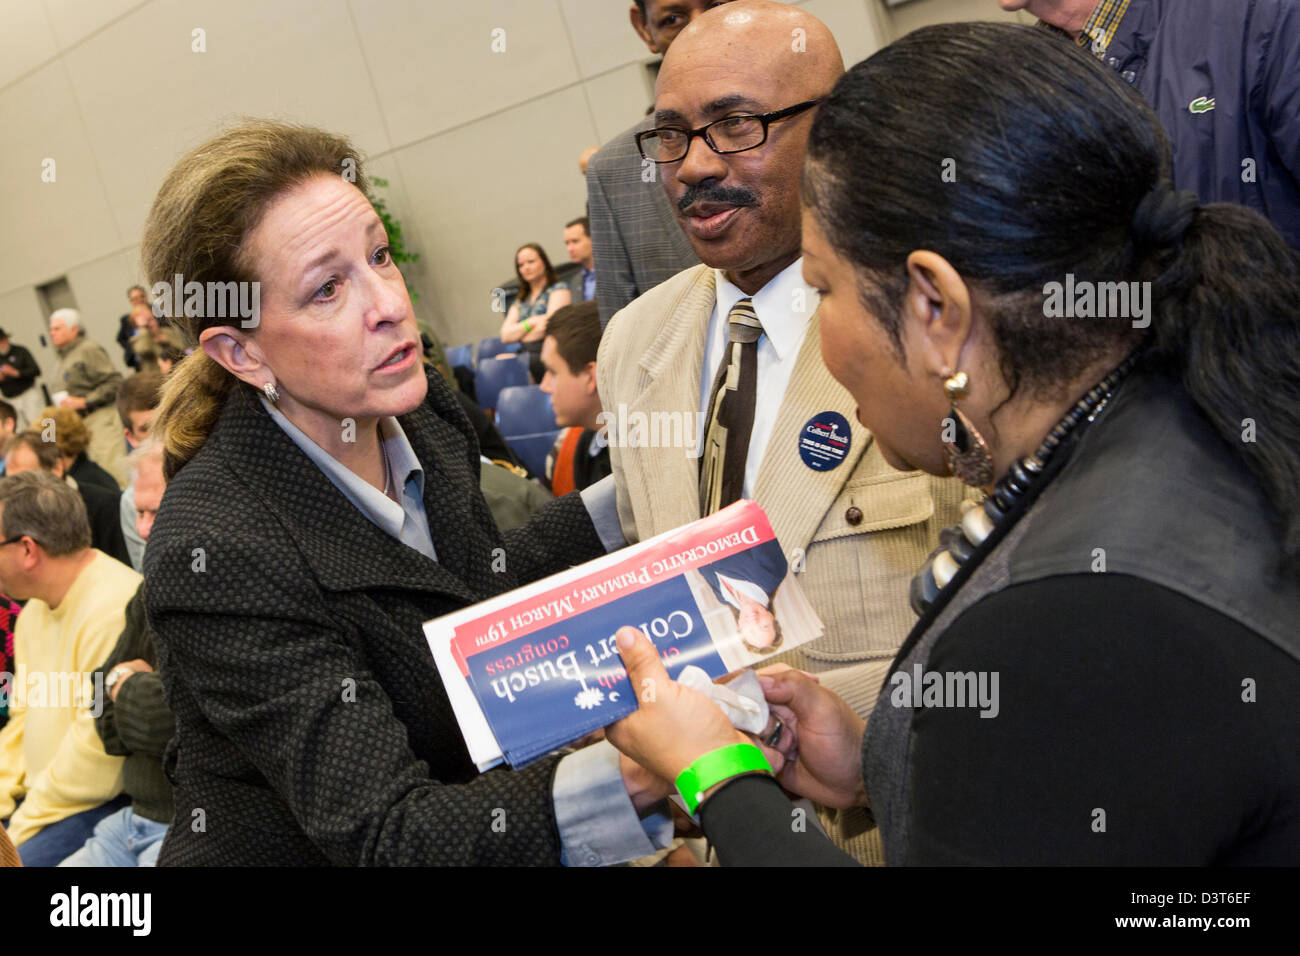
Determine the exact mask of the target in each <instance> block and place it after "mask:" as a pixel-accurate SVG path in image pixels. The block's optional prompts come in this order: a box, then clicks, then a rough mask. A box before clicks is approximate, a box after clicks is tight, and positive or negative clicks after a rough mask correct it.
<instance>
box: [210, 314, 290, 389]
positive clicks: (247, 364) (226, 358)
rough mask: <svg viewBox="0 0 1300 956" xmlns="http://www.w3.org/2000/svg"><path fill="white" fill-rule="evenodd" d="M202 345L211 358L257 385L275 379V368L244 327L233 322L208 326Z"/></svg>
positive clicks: (244, 379)
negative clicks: (238, 326)
mask: <svg viewBox="0 0 1300 956" xmlns="http://www.w3.org/2000/svg"><path fill="white" fill-rule="evenodd" d="M199 347H200V348H202V349H203V351H204V352H206V353H207V356H208V358H210V359H212V361H214V362H216V363H217V364H218V365H220V366H221V367H222V368H224V369H225V370H226V371H227V372H229V373H230V374H231V375H233V376H235V378H237V379H239V380H240V381H241V382H247V383H248V384H249V385H252V386H253V387H254V388H261V387H262V385H263V384H265V383H266V382H271V381H274V380H275V371H274V370H273V369H271V368H270V367H269V366H268V365H267V364H266V362H265V361H264V358H263V356H262V350H261V349H259V348H258V347H257V344H256V343H255V342H253V340H252V338H250V337H249V335H248V333H247V332H246V331H244V330H243V329H237V328H235V327H234V326H233V325H218V326H214V327H213V328H210V329H205V330H204V331H203V332H201V333H200V334H199Z"/></svg>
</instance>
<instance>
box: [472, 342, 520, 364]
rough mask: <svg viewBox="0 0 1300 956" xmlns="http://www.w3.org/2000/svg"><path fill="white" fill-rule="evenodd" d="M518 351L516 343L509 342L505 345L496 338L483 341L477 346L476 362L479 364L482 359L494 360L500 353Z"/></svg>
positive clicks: (518, 346) (518, 347)
mask: <svg viewBox="0 0 1300 956" xmlns="http://www.w3.org/2000/svg"><path fill="white" fill-rule="evenodd" d="M519 349H520V345H519V343H518V342H511V343H510V344H508V345H507V344H506V343H504V342H502V341H501V340H500V339H497V338H492V339H484V340H483V341H482V342H480V343H479V344H478V360H479V361H480V362H481V361H483V360H484V359H488V358H495V357H496V356H498V355H500V354H501V353H502V352H518V351H519Z"/></svg>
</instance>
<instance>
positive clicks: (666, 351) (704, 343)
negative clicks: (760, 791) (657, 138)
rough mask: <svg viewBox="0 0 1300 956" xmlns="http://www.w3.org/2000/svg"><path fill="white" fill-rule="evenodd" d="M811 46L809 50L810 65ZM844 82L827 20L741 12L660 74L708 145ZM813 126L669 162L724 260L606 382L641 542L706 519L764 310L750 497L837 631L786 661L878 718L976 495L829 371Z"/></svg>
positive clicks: (628, 312)
mask: <svg viewBox="0 0 1300 956" xmlns="http://www.w3.org/2000/svg"><path fill="white" fill-rule="evenodd" d="M742 10H743V11H744V12H745V13H747V14H749V15H748V16H741V15H738V14H739V13H740V12H741V11H742ZM728 11H730V13H728ZM794 31H802V33H799V32H794ZM792 35H793V36H796V37H798V36H802V37H804V43H803V45H802V49H801V50H795V49H792V44H791V39H790V38H791V36H792ZM794 46H798V44H796V45H794ZM841 73H843V64H842V61H841V59H840V55H839V51H838V48H837V47H836V45H835V40H834V38H833V37H832V36H831V34H830V31H829V30H827V28H826V27H825V25H824V24H822V23H821V22H820V21H819V20H817V19H816V18H815V17H813V16H812V15H811V14H809V13H807V11H805V10H801V9H799V8H798V7H790V6H786V5H784V4H776V3H759V2H749V0H740V2H738V3H734V4H728V5H727V6H725V7H720V8H716V9H714V10H712V11H710V12H709V13H707V14H705V15H703V16H701V17H700V18H699V19H698V20H696V21H695V22H694V23H692V24H691V25H690V26H688V27H687V28H686V29H685V30H683V31H682V33H681V35H680V36H679V37H678V38H677V41H676V42H675V43H674V44H673V47H672V49H671V50H670V51H669V53H668V56H667V57H666V58H665V60H664V65H663V68H662V70H661V72H660V74H659V81H658V86H657V88H656V97H655V107H656V112H655V125H656V126H659V127H676V128H680V129H684V130H687V131H689V130H698V128H700V127H703V126H706V125H707V124H709V123H711V122H715V121H717V120H719V119H722V118H724V117H728V118H734V117H735V116H736V115H737V114H760V117H761V114H765V113H769V112H776V111H781V110H785V109H787V108H789V107H791V106H792V105H797V104H800V103H807V102H808V101H814V100H817V99H818V98H820V97H821V96H824V95H825V94H826V93H827V92H828V91H829V90H830V88H831V86H833V85H834V82H835V80H836V79H837V78H838V77H839V75H840V74H841ZM813 115H814V112H813V110H812V109H811V108H807V109H805V110H803V111H802V112H800V113H797V114H793V115H789V116H788V117H785V118H781V119H778V120H769V121H766V123H765V129H766V138H765V139H764V140H763V141H762V142H761V143H760V144H759V145H757V146H755V147H752V148H746V149H744V150H738V151H734V152H721V153H720V152H718V151H717V150H715V149H714V148H712V144H711V143H710V142H709V141H707V140H706V139H705V136H704V135H699V134H697V135H693V136H691V137H690V138H689V141H688V143H687V147H686V153H685V155H684V156H682V157H681V158H679V159H676V160H675V161H672V162H660V163H659V164H658V166H657V169H658V171H659V174H660V176H661V177H662V180H663V188H665V189H666V190H667V193H668V197H669V199H670V201H671V202H672V204H673V206H674V208H676V209H677V210H678V213H679V220H680V221H681V223H682V225H683V228H684V229H685V231H686V233H687V236H688V237H689V238H690V239H691V242H692V245H693V246H694V248H695V250H696V252H697V253H698V254H699V256H700V259H701V260H702V262H703V263H704V264H703V265H700V266H695V267H693V268H691V269H687V270H686V271H684V272H681V273H679V274H677V275H676V276H674V277H673V278H671V279H669V280H668V281H666V282H664V283H662V284H660V285H659V286H656V287H655V288H653V289H651V290H650V291H649V292H647V293H645V294H644V295H642V296H641V297H640V298H638V299H636V300H635V301H634V302H633V303H632V304H631V305H629V306H628V307H627V308H625V309H623V310H622V311H620V312H619V313H617V314H616V315H615V316H614V317H613V319H612V320H611V321H610V324H609V326H608V328H607V329H606V331H605V334H604V337H603V339H602V340H601V346H600V353H599V357H598V359H597V362H596V368H597V375H598V388H599V392H600V397H601V402H602V405H603V407H604V409H605V413H606V416H607V417H606V424H607V425H608V426H609V434H610V440H611V461H612V464H613V470H614V476H615V480H616V483H617V492H618V509H619V519H620V522H621V524H622V527H623V532H624V534H625V535H626V537H627V539H628V540H629V541H638V540H645V539H647V538H650V537H653V536H654V535H657V534H659V533H661V532H663V531H667V530H669V529H671V528H675V527H677V526H679V525H682V524H685V523H687V522H689V521H693V520H696V519H697V518H699V517H701V514H700V511H701V506H700V490H699V485H700V459H699V457H698V455H699V447H700V436H701V435H702V433H703V428H704V427H705V424H704V422H703V421H702V419H703V416H704V412H705V411H706V409H707V404H708V402H709V399H710V397H711V383H712V382H713V381H714V377H715V374H716V372H717V369H718V367H719V365H720V363H721V362H722V361H723V360H724V353H725V352H726V351H727V348H726V346H727V335H728V331H727V329H728V322H727V317H728V313H729V312H730V310H731V308H732V306H733V305H734V304H735V303H736V302H737V301H738V300H740V299H741V298H742V297H746V296H747V297H749V298H750V299H751V302H752V308H753V311H754V312H755V313H756V314H757V316H758V318H759V320H760V321H761V322H762V324H763V336H762V338H760V340H759V343H758V360H757V368H758V372H757V374H758V379H757V380H758V389H757V402H756V411H755V415H754V427H753V431H752V434H751V437H750V442H749V447H748V458H747V461H746V475H745V483H744V485H745V490H744V496H745V497H748V498H752V499H753V500H756V501H757V502H758V503H759V504H761V505H762V506H763V508H764V509H765V510H766V512H767V514H768V517H769V519H770V520H771V522H772V527H773V529H774V530H775V532H776V536H777V539H778V540H779V541H780V542H781V545H782V547H783V549H784V550H785V552H786V555H787V557H788V558H789V560H790V562H791V565H792V566H793V567H794V568H795V570H796V571H799V572H800V573H799V581H800V585H801V586H802V588H803V589H804V591H805V592H806V593H807V595H808V597H809V599H810V601H811V602H812V604H813V606H814V607H815V608H816V609H817V612H818V614H819V615H820V616H821V619H822V621H823V623H824V625H825V635H824V636H823V637H822V638H821V639H820V640H818V641H815V642H813V643H811V644H808V645H805V646H804V647H802V648H800V649H798V650H796V651H792V652H789V653H788V654H786V655H783V656H782V657H780V658H778V659H779V660H782V661H784V662H786V663H788V664H790V665H791V666H794V667H798V668H801V669H804V670H807V671H811V672H813V673H816V674H818V675H819V677H820V678H821V681H822V683H824V684H826V685H827V686H829V687H831V688H833V689H834V690H835V691H836V692H837V693H839V694H840V695H841V696H842V697H844V699H845V700H847V701H849V703H850V704H852V705H853V707H854V709H855V710H857V711H858V712H859V713H860V714H862V715H863V716H864V717H865V716H867V715H868V714H869V713H870V711H871V708H872V707H873V706H874V705H875V702H876V697H877V694H878V692H879V690H880V685H881V682H882V680H883V679H884V676H885V674H886V673H887V671H888V669H889V665H890V663H891V661H892V660H893V657H894V654H895V652H896V651H897V650H898V647H899V645H900V644H901V643H902V640H903V638H904V637H905V636H906V635H907V633H908V631H909V630H910V629H911V626H912V624H913V623H914V622H915V615H914V614H913V612H912V610H911V608H910V606H909V602H908V588H909V586H910V583H911V579H912V577H913V575H914V574H915V573H916V571H917V569H918V568H919V567H920V566H921V564H922V563H923V562H924V560H925V558H926V556H927V555H928V554H929V552H930V551H931V549H932V548H933V547H934V546H935V544H936V543H937V541H938V535H939V531H940V529H942V528H943V527H945V526H946V525H950V524H955V523H956V522H957V521H958V520H959V519H960V507H959V506H960V501H961V498H962V495H963V489H962V486H961V485H960V484H959V483H958V482H956V481H955V480H954V479H936V478H932V477H930V476H927V475H925V474H922V473H921V472H917V471H913V472H899V471H895V470H894V469H893V468H891V467H890V466H889V465H888V464H887V463H886V462H885V460H884V459H883V458H882V457H881V455H880V452H879V451H878V450H877V448H876V447H875V445H874V444H873V442H872V436H871V434H870V432H868V431H867V430H866V429H865V428H863V427H862V426H861V425H860V424H859V422H858V420H857V415H856V408H855V406H854V402H853V399H852V398H851V396H850V395H849V393H848V392H847V391H845V390H844V388H843V387H842V386H840V385H839V384H838V383H837V382H836V381H835V380H834V379H833V378H832V377H831V375H830V373H829V372H828V371H827V370H826V366H825V365H824V364H823V362H822V359H821V348H820V335H819V332H818V326H817V320H816V308H817V293H816V291H815V290H813V289H811V288H810V287H809V286H807V285H806V284H805V283H804V282H803V278H802V273H801V269H800V208H799V200H798V194H799V173H800V169H801V167H802V163H803V155H804V150H805V146H806V143H807V136H808V129H809V127H810V125H811V123H812V117H813ZM760 121H762V120H761V119H760ZM716 130H717V128H716V127H715V131H716ZM732 145H734V144H732ZM742 145H743V144H742ZM653 151H654V147H651V152H652V153H653ZM659 155H660V156H663V155H672V154H663V153H660V154H659ZM650 158H653V155H652V156H651V157H650ZM638 416H640V417H638ZM678 423H689V424H687V425H685V427H679V425H678ZM828 423H835V424H836V426H837V429H838V430H837V431H836V432H835V434H836V436H837V437H838V438H840V439H841V440H842V438H843V437H844V434H845V432H847V437H848V439H849V441H848V446H847V448H845V449H843V454H842V456H831V457H830V458H829V459H828V458H827V457H826V456H824V455H821V456H819V455H817V454H815V453H814V452H815V451H816V449H815V447H811V446H810V445H809V439H810V438H811V439H812V440H813V441H815V440H816V435H815V432H813V431H810V426H811V427H813V428H817V427H818V426H823V425H827V424H828ZM936 427H938V426H937V423H936ZM638 429H639V433H638ZM674 429H677V430H676V431H675V430H674ZM666 436H667V437H668V439H669V440H665V438H666ZM678 438H679V439H680V440H676V439H678ZM837 457H838V460H836V458H837ZM828 465H829V467H827V466H828ZM867 825H868V821H866V820H865V819H864V818H863V817H862V815H859V816H858V817H857V818H856V819H849V818H847V817H846V816H844V815H841V816H840V817H839V818H838V819H837V820H836V821H835V825H834V827H832V835H833V836H835V837H836V838H837V842H839V843H840V844H841V845H842V846H844V847H845V848H846V849H849V850H850V852H852V853H854V855H855V856H857V857H858V859H860V860H862V861H863V862H870V863H879V862H881V857H880V850H879V843H878V840H876V839H874V837H873V834H872V833H871V832H867V833H863V830H864V828H865V827H866V826H867Z"/></svg>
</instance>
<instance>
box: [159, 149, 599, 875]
mask: <svg viewBox="0 0 1300 956" xmlns="http://www.w3.org/2000/svg"><path fill="white" fill-rule="evenodd" d="M355 156H356V153H355V152H354V151H353V149H352V148H351V146H350V145H349V144H348V143H347V142H346V141H345V140H342V139H340V138H338V137H335V136H333V135H330V134H328V133H324V132H321V131H319V130H311V129H304V128H299V127H292V126H285V125H282V124H275V123H249V124H245V125H242V126H240V127H238V128H236V129H233V130H231V131H229V132H227V133H225V134H223V135H221V136H219V137H218V138H216V139H215V140H213V141H211V142H209V143H206V144H204V145H203V146H201V147H199V148H198V149H196V150H194V151H193V152H192V153H190V154H189V155H187V156H186V157H185V158H183V159H182V160H181V161H180V163H179V164H178V165H177V166H176V168H175V169H174V170H173V171H172V172H171V173H170V174H169V176H168V177H167V180H166V181H165V183H164V184H163V186H162V189H161V190H160V192H159V195H158V197H157V199H156V201H155V203H154V206H153V209H152V211H151V214H150V217H149V221H148V224H147V226H146V232H145V239H144V244H143V260H144V264H145V268H146V271H147V274H148V275H149V276H150V277H151V279H153V280H155V285H154V294H155V297H158V295H159V292H160V286H159V285H158V284H157V283H167V284H170V283H172V282H173V281H180V282H183V283H186V284H190V283H195V282H197V283H202V284H204V285H201V286H198V287H195V286H192V285H191V286H189V289H191V290H192V289H194V288H202V289H205V290H207V297H206V301H205V302H198V301H197V299H195V300H186V301H187V306H186V308H184V309H183V310H182V309H181V304H182V296H183V295H184V293H185V291H186V290H185V289H183V288H176V289H173V290H169V291H171V292H172V293H173V295H174V298H172V299H170V303H169V301H168V297H167V296H163V297H162V300H163V304H164V305H167V304H171V305H172V306H173V308H172V310H171V317H172V320H173V321H174V322H176V324H178V325H180V326H182V327H183V328H184V330H185V332H186V333H187V335H188V336H189V337H190V338H191V339H192V340H197V342H198V344H199V346H200V347H199V348H198V349H196V350H195V351H194V353H193V354H191V355H190V356H189V357H188V358H186V359H185V361H184V362H182V363H181V365H180V366H179V367H178V368H177V369H176V370H175V371H174V372H173V373H172V375H171V376H170V377H169V380H168V384H167V386H166V391H165V395H164V398H163V402H162V405H161V407H160V409H159V414H158V418H157V421H156V424H155V433H156V434H159V435H160V436H161V439H162V441H163V443H164V446H165V451H166V463H167V464H166V470H167V472H168V476H169V484H168V488H167V493H166V496H165V498H164V500H163V503H162V506H161V509H160V511H159V514H158V518H157V523H156V525H155V527H154V530H153V535H152V537H151V539H150V541H149V548H148V550H147V553H146V559H145V573H146V576H147V580H148V582H149V583H148V588H147V604H148V614H149V620H150V622H151V624H152V626H153V628H154V631H155V633H156V634H157V639H158V652H159V662H160V673H161V675H162V679H163V682H164V686H165V688H166V692H167V697H168V702H169V704H170V706H171V710H172V712H173V713H174V715H175V718H176V730H177V733H176V737H175V738H174V739H173V741H172V744H171V747H170V748H169V751H168V753H167V755H166V759H165V766H166V768H167V771H168V774H169V776H170V777H171V779H172V781H173V782H174V784H175V799H176V817H175V819H174V821H173V824H172V826H171V828H170V830H169V832H168V835H167V838H166V842H165V844H164V846H163V849H162V854H161V857H160V859H159V863H160V864H161V865H169V864H171V865H175V864H272V865H302V864H407V863H409V864H432V863H448V864H452V863H459V864H486V863H523V864H546V863H557V862H559V860H560V855H561V850H562V847H561V840H560V836H559V833H558V832H557V825H556V819H555V813H554V810H553V807H552V793H551V784H552V776H553V774H554V773H555V766H556V762H555V761H554V760H545V761H542V762H540V763H539V764H537V765H535V766H532V767H530V768H528V769H527V770H525V771H522V772H518V773H516V772H510V771H493V772H489V773H487V774H484V775H481V776H480V775H479V774H477V773H476V771H475V768H474V767H473V766H472V765H471V763H470V761H469V758H468V755H467V753H466V751H465V748H464V745H463V743H462V739H461V735H460V732H459V730H458V727H457V723H456V720H455V718H454V716H453V714H452V710H451V707H450V705H449V704H448V701H447V697H446V694H445V692H444V690H443V687H442V684H441V682H440V681H439V679H438V675H437V672H436V669H435V667H434V664H433V660H432V656H431V654H430V652H429V649H428V646H427V644H426V643H425V639H424V636H423V633H422V629H421V624H422V622H423V621H425V620H427V619H429V618H432V617H436V616H438V615H441V614H445V613H447V612H449V611H452V610H455V609H457V608H461V607H464V606H465V605H467V604H470V603H473V602H476V601H480V600H482V599H484V598H487V597H489V596H491V595H494V594H497V593H500V592H502V591H504V590H507V589H509V588H513V587H517V586H519V585H522V584H524V583H526V582H529V581H532V580H534V579H536V578H538V577H541V576H543V575H546V574H550V573H553V572H556V571H559V570H561V569H563V568H565V567H567V566H569V565H571V564H574V563H577V562H580V561H584V560H589V559H591V558H593V557H596V556H598V555H600V554H603V553H604V551H605V549H604V547H603V546H602V543H601V539H600V537H599V536H598V534H597V532H596V529H595V527H594V526H593V524H592V521H591V518H590V517H589V516H588V513H587V511H586V509H585V508H584V506H583V503H582V500H581V499H580V498H579V497H578V496H577V495H570V496H568V497H566V498H564V499H560V500H559V501H557V502H555V503H553V504H552V505H551V506H548V507H547V508H546V509H545V510H543V511H542V512H541V513H540V514H539V515H538V516H537V517H536V518H535V519H534V521H533V522H532V523H531V524H529V525H528V526H526V527H525V528H522V529H519V530H517V531H514V532H511V533H510V534H509V535H507V536H506V537H505V539H503V538H502V537H501V535H500V534H499V533H498V532H497V530H496V527H495V525H494V524H493V521H492V518H491V515H490V514H489V512H488V509H487V507H486V505H485V504H484V501H483V498H482V496H481V495H480V493H479V491H478V477H479V449H478V444H477V441H476V440H475V437H474V432H473V430H472V428H471V426H470V424H469V422H468V421H467V420H466V417H465V414H464V412H463V411H462V410H461V407H460V405H459V403H458V402H457V400H456V398H455V396H454V395H453V394H452V393H451V392H450V391H449V390H448V388H447V387H446V386H445V384H443V382H442V380H441V378H440V377H439V376H438V375H437V374H426V371H425V369H424V367H423V365H422V363H421V361H420V347H419V335H418V333H417V331H416V326H415V320H414V317H413V314H412V310H411V304H410V301H409V298H408V296H407V292H406V287H405V284H404V283H403V280H402V276H401V274H400V273H399V272H398V270H397V267H396V266H395V265H394V264H393V263H392V260H391V259H390V257H389V255H388V248H387V239H386V237H385V234H384V229H383V226H382V224H381V222H380V220H379V218H378V216H377V215H376V214H375V212H374V210H373V208H372V207H371V205H370V202H369V200H368V198H367V195H366V192H365V189H366V181H365V179H364V177H363V176H362V175H361V172H360V170H359V168H357V163H355V162H354V161H353V159H354V157H355ZM340 171H342V172H344V173H346V174H347V175H344V176H340V175H339V173H340ZM353 172H355V178H353V176H352V173H353ZM174 277H181V278H179V279H174ZM231 281H233V282H239V283H244V284H243V285H240V286H237V287H236V286H231V287H229V288H238V289H239V290H240V292H241V293H242V298H238V297H230V296H229V294H228V292H224V291H223V290H222V287H220V286H218V287H217V288H218V295H217V299H218V301H217V304H216V308H214V293H213V291H212V290H213V285H210V284H215V283H224V282H231ZM222 294H225V295H226V298H224V299H221V295H222ZM236 304H237V305H238V306H240V307H245V306H250V305H251V306H252V308H251V309H249V308H244V309H242V311H241V312H240V313H239V315H238V318H236V314H237V313H236V310H235V308H234V306H235V305H236ZM196 306H197V307H196ZM222 306H224V308H222ZM196 311H197V312H206V313H207V314H206V315H194V314H193V313H194V312H196Z"/></svg>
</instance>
